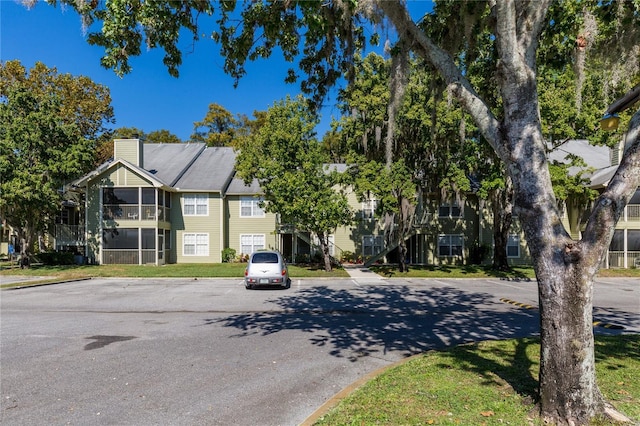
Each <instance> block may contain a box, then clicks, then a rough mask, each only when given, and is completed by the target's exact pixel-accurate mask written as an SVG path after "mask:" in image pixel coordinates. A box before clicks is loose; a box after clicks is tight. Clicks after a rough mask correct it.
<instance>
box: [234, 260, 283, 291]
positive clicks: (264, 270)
mask: <svg viewBox="0 0 640 426" xmlns="http://www.w3.org/2000/svg"><path fill="white" fill-rule="evenodd" d="M244 286H245V287H246V288H247V289H251V288H254V287H258V286H280V287H282V288H289V287H291V279H290V278H289V270H288V268H287V264H286V262H285V261H284V259H283V257H282V255H281V254H280V253H279V252H277V251H257V252H255V253H252V254H251V256H250V257H249V264H248V265H247V268H246V269H245V270H244Z"/></svg>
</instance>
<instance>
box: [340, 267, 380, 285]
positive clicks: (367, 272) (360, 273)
mask: <svg viewBox="0 0 640 426" xmlns="http://www.w3.org/2000/svg"><path fill="white" fill-rule="evenodd" d="M343 266H344V270H345V271H347V273H348V274H349V276H350V277H351V278H353V279H354V280H356V281H359V282H362V281H380V280H383V279H384V278H383V277H381V276H380V275H378V274H376V273H375V272H373V271H372V270H371V269H369V268H367V267H365V266H363V265H343Z"/></svg>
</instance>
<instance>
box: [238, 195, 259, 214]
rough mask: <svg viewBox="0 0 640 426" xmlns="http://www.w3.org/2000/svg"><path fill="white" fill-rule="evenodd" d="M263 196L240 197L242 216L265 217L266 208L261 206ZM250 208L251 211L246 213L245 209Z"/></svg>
mask: <svg viewBox="0 0 640 426" xmlns="http://www.w3.org/2000/svg"><path fill="white" fill-rule="evenodd" d="M261 201H262V198H256V197H240V217H265V213H264V209H263V208H261V207H260V205H259V203H260V202H261ZM247 207H248V208H249V209H250V211H251V213H250V214H248V215H247V214H244V209H245V208H247Z"/></svg>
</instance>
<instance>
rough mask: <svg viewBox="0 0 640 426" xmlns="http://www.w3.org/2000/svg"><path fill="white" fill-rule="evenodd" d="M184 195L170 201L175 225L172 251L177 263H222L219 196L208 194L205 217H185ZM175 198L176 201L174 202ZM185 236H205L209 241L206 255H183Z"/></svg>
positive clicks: (220, 204)
mask: <svg viewBox="0 0 640 426" xmlns="http://www.w3.org/2000/svg"><path fill="white" fill-rule="evenodd" d="M185 194H189V193H188V192H186V193H184V194H182V193H181V194H178V197H174V198H173V199H172V204H171V222H172V224H176V225H177V226H175V227H174V231H173V232H172V243H173V242H175V244H174V245H172V250H173V251H174V252H175V255H176V262H177V263H220V262H221V261H222V253H221V252H222V244H221V223H220V221H221V219H222V217H221V206H222V200H221V198H220V194H216V193H212V194H208V198H207V200H208V215H206V216H186V215H184V213H183V212H184V198H183V196H184V195H185ZM176 198H177V200H176ZM185 234H206V235H208V240H209V250H208V253H207V254H206V255H202V256H196V255H185V254H184V246H183V244H184V235H185Z"/></svg>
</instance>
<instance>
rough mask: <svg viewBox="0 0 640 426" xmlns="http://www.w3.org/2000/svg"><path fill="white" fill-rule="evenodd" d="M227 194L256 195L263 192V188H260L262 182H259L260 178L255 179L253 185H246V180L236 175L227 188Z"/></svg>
mask: <svg viewBox="0 0 640 426" xmlns="http://www.w3.org/2000/svg"><path fill="white" fill-rule="evenodd" d="M227 194H229V195H255V194H262V189H261V188H260V184H258V180H257V179H254V180H253V182H251V185H248V186H247V185H245V184H244V181H243V180H242V179H240V178H238V177H234V178H233V179H232V180H231V184H230V185H229V188H228V189H227Z"/></svg>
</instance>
